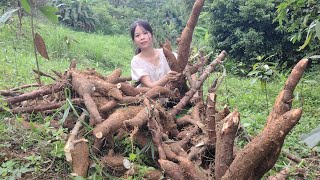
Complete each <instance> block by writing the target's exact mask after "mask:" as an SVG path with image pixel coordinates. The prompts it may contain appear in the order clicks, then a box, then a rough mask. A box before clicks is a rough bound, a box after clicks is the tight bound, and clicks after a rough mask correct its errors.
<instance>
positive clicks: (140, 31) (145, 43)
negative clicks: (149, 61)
mask: <svg viewBox="0 0 320 180" xmlns="http://www.w3.org/2000/svg"><path fill="white" fill-rule="evenodd" d="M134 43H135V44H136V45H137V46H138V47H139V48H140V49H146V48H149V47H152V46H153V39H152V34H151V33H150V32H149V31H147V30H145V29H144V28H143V27H142V26H139V25H138V26H137V27H136V29H135V31H134Z"/></svg>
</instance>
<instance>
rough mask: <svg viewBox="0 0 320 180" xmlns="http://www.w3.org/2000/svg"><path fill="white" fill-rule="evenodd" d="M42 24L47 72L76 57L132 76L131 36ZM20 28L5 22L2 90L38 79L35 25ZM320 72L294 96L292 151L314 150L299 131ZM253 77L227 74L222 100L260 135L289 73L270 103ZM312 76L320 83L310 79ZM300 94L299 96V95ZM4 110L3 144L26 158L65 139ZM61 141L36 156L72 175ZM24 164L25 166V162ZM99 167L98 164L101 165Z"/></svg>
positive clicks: (318, 100)
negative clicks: (17, 123) (28, 126)
mask: <svg viewBox="0 0 320 180" xmlns="http://www.w3.org/2000/svg"><path fill="white" fill-rule="evenodd" d="M37 24H38V26H37V27H36V28H37V31H38V32H40V34H41V35H42V37H43V39H44V40H45V42H46V44H47V50H48V53H49V57H50V58H51V59H50V60H49V61H47V60H45V59H43V58H41V57H40V58H39V59H40V69H41V70H42V71H44V72H50V69H54V70H57V71H60V72H63V71H64V70H65V69H67V67H68V66H69V62H70V60H71V59H73V58H75V59H77V60H78V65H79V68H80V69H83V68H87V67H90V68H96V69H97V70H98V71H99V72H101V73H102V74H107V73H108V72H110V71H112V70H113V69H115V68H117V67H121V68H122V70H123V71H124V74H125V75H129V67H130V64H129V63H130V59H131V56H132V53H133V52H132V49H133V47H132V45H131V41H130V39H129V37H127V36H102V35H97V34H87V33H82V32H74V31H71V30H67V29H65V28H63V27H60V26H55V27H54V26H48V25H43V24H42V23H37ZM15 32H16V28H15V27H14V26H13V25H6V26H5V27H3V28H1V32H0V47H1V53H0V63H1V66H0V73H1V74H2V76H1V79H0V89H5V88H9V87H15V86H19V85H22V84H28V83H33V82H34V80H33V77H34V74H33V72H32V68H34V69H35V68H36V65H35V58H34V54H33V47H32V43H31V38H30V34H31V32H30V28H29V27H28V25H27V24H24V26H23V34H22V36H21V37H19V38H16V36H15ZM65 37H67V38H68V39H69V40H70V39H74V40H76V41H77V42H78V43H76V42H71V48H70V49H68V48H67V45H66V41H65ZM319 73H320V72H313V73H307V74H306V75H305V76H304V78H303V80H302V81H301V82H302V83H301V82H300V84H299V86H298V88H297V89H296V91H295V95H296V97H297V100H295V102H294V106H295V107H299V106H301V104H302V103H301V96H302V97H303V99H304V103H303V108H304V114H303V116H302V119H301V120H300V123H299V124H298V125H297V126H296V127H295V128H294V130H293V131H292V132H291V133H290V135H289V136H288V137H287V139H286V141H285V145H284V147H285V148H286V149H290V152H291V153H293V154H296V155H298V156H302V157H303V156H306V155H308V154H310V150H308V149H307V148H306V147H305V146H304V145H302V144H300V143H299V136H300V135H301V134H302V133H307V132H309V131H310V130H311V129H313V128H315V127H316V126H317V124H318V119H319V117H320V111H319V110H320V109H319V107H320V95H319V93H317V92H319V91H320V85H319V84H320V82H319V80H320V74H319ZM251 80H252V79H247V78H241V79H240V78H237V77H232V76H228V77H227V78H226V79H225V81H224V82H223V84H222V85H221V87H220V89H219V93H218V101H219V103H220V105H223V104H224V103H228V104H229V105H230V107H231V109H234V108H237V109H238V110H239V112H240V113H241V121H242V123H243V124H244V126H245V127H246V129H247V130H248V132H249V134H250V135H255V134H257V133H258V132H260V131H261V129H262V127H263V125H264V122H265V120H266V117H267V115H268V112H269V111H270V109H271V106H272V105H273V103H274V99H275V97H276V96H277V94H278V92H279V91H280V90H281V88H282V87H283V84H284V81H285V76H282V77H280V78H279V79H278V81H277V82H272V83H270V84H268V93H269V100H268V108H267V105H266V99H265V94H264V92H263V91H262V90H261V89H260V85H259V83H255V84H253V85H251ZM310 80H312V81H316V82H312V81H311V82H310ZM45 81H46V82H47V83H49V82H50V81H51V80H50V79H45ZM308 81H309V82H308ZM311 85H312V86H311ZM205 86H207V85H205ZM298 96H299V97H300V98H298ZM0 115H1V116H0V117H1V120H0V141H1V142H7V143H5V145H4V146H6V147H7V146H14V148H16V149H18V150H19V149H20V150H21V149H22V150H23V151H24V152H25V153H26V154H25V156H27V157H29V156H30V155H28V152H29V151H31V150H32V149H34V148H38V149H39V147H43V142H47V141H48V140H49V139H52V138H60V137H61V136H62V134H60V133H61V132H60V133H59V132H58V133H57V132H55V131H52V130H50V129H45V130H43V131H44V132H43V131H31V132H30V131H25V130H22V129H21V127H20V128H19V127H17V128H16V127H14V126H12V125H10V124H5V123H4V122H8V121H7V120H8V119H6V120H5V121H4V117H11V115H8V114H0ZM17 132H18V133H17ZM21 136H22V137H21ZM29 137H32V138H29ZM16 139H20V140H21V142H24V143H22V144H19V143H15V144H14V145H12V144H13V142H14V141H16ZM19 142H20V141H19ZM58 142H59V141H58ZM241 143H242V142H241V141H239V144H241ZM60 146H61V147H63V142H62V141H61V142H60V144H59V143H57V144H53V145H50V146H45V147H46V148H40V149H42V150H41V151H39V152H38V151H37V152H38V153H37V157H38V156H39V157H40V159H41V160H38V161H41V163H42V165H48V162H47V164H46V163H44V162H45V160H46V159H47V158H48V157H46V156H50V158H51V159H52V158H53V157H55V158H56V160H55V164H56V165H55V166H53V167H54V168H52V171H53V172H54V171H55V172H57V171H59V172H61V174H68V173H69V172H70V170H69V166H68V165H67V164H66V163H64V161H63V158H60V161H59V160H57V159H59V157H58V156H57V153H61V152H59V151H53V150H52V148H56V149H58V150H59V148H57V147H60ZM61 147H60V148H61ZM0 148H1V146H0ZM52 151H53V152H52ZM52 153H53V154H52ZM54 153H55V154H54ZM38 161H35V160H34V161H32V162H33V164H31V165H30V167H31V166H32V167H35V166H36V165H35V164H36V162H38ZM0 162H1V158H0ZM28 162H29V161H28ZM30 162H31V161H30ZM19 163H20V165H21V166H18V165H17V164H16V167H15V168H17V167H18V169H19V167H24V166H25V163H22V162H19ZM41 163H40V167H41ZM285 163H287V162H286V161H285V160H284V159H283V158H280V159H279V161H278V163H277V165H276V167H278V168H281V167H282V166H284V165H285ZM22 164H24V165H23V166H22ZM7 169H8V168H7ZM97 169H98V168H97V167H96V170H97ZM0 170H1V169H0ZM48 172H49V171H48ZM310 173H312V172H310ZM99 174H102V171H100V172H99Z"/></svg>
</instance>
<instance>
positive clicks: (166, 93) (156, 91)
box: [144, 86, 177, 99]
mask: <svg viewBox="0 0 320 180" xmlns="http://www.w3.org/2000/svg"><path fill="white" fill-rule="evenodd" d="M144 97H146V98H151V99H155V98H161V97H170V98H177V95H176V94H174V93H173V92H172V91H170V90H169V89H168V88H166V87H162V86H155V87H153V88H151V89H150V90H149V91H148V92H146V93H145V94H144Z"/></svg>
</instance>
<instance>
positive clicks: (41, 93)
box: [5, 80, 69, 105]
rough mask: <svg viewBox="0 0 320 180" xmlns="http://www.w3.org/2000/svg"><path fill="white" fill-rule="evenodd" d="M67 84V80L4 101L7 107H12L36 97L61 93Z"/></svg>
mask: <svg viewBox="0 0 320 180" xmlns="http://www.w3.org/2000/svg"><path fill="white" fill-rule="evenodd" d="M68 84H69V82H68V81H67V80H61V81H58V82H56V83H55V84H51V85H47V86H45V87H42V88H40V89H38V90H35V91H32V92H27V93H24V94H22V95H19V96H15V97H10V98H7V99H5V101H7V103H8V104H9V105H13V104H15V103H18V102H22V101H25V100H30V99H35V98H37V97H41V96H44V95H47V94H51V93H55V92H59V91H62V90H63V89H64V88H66V87H67V86H68Z"/></svg>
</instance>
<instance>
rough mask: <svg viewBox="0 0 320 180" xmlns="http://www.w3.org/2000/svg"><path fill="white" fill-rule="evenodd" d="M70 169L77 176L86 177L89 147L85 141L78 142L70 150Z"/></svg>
mask: <svg viewBox="0 0 320 180" xmlns="http://www.w3.org/2000/svg"><path fill="white" fill-rule="evenodd" d="M71 156H72V169H73V172H74V173H76V174H77V175H78V176H82V177H87V174H88V169H89V163H90V160H89V147H88V144H87V142H86V141H81V142H78V143H77V144H76V145H75V146H74V149H73V150H71Z"/></svg>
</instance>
